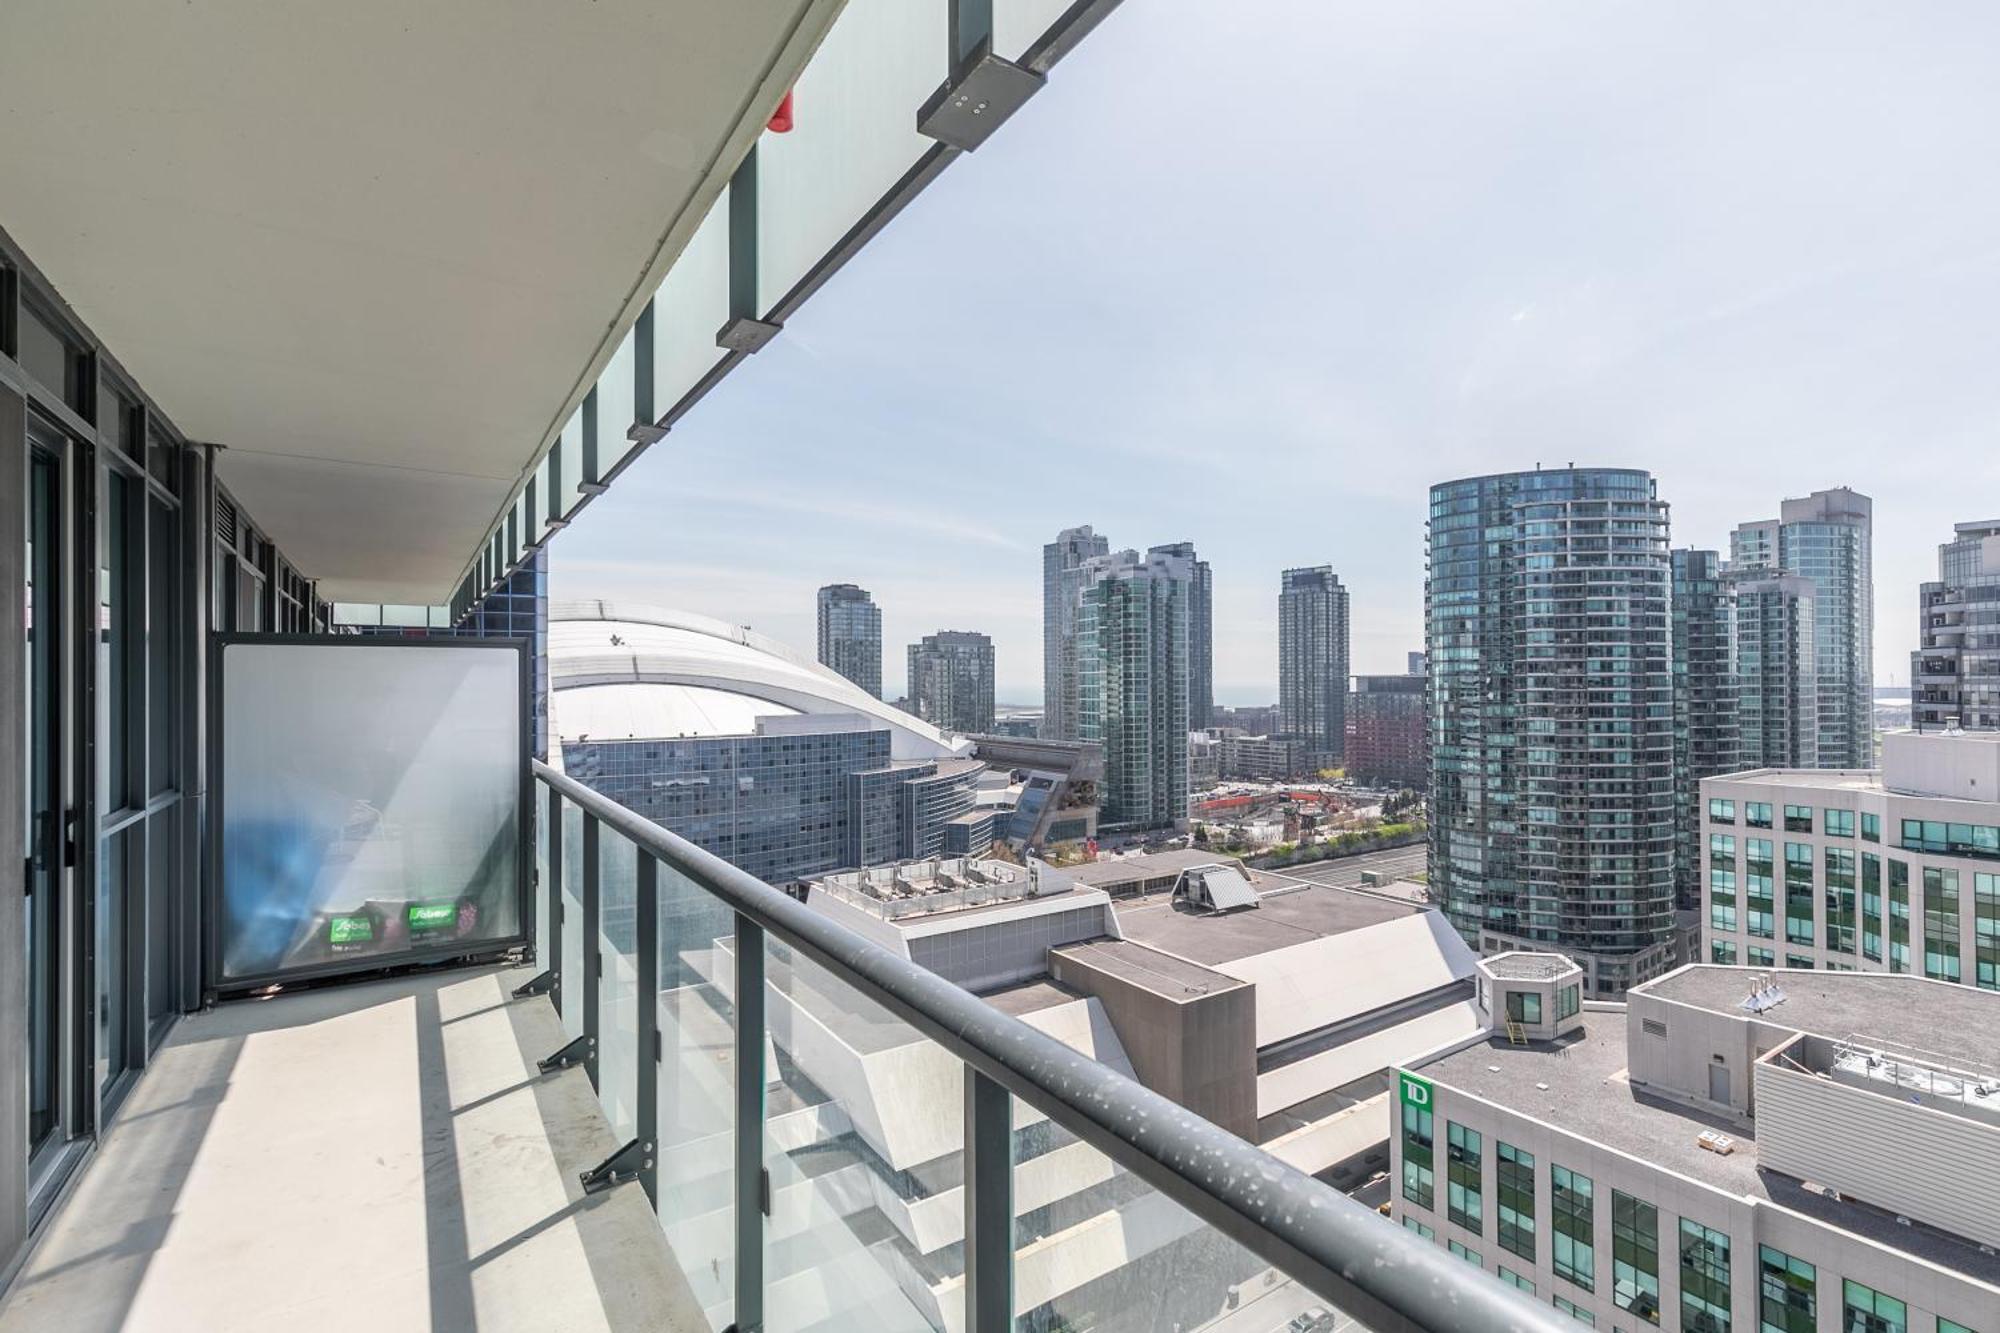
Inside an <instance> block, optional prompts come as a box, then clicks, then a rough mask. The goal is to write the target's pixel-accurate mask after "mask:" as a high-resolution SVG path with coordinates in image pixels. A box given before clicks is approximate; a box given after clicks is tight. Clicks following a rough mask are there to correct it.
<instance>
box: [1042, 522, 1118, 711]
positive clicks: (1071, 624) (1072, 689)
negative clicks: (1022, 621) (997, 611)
mask: <svg viewBox="0 0 2000 1333" xmlns="http://www.w3.org/2000/svg"><path fill="white" fill-rule="evenodd" d="M1110 550H1111V543H1110V541H1109V540H1108V539H1107V538H1104V537H1101V536H1099V535H1098V534H1097V533H1095V532H1093V531H1091V529H1090V526H1089V525H1088V524H1085V525H1084V526H1083V527H1080V528H1064V529H1063V530H1062V531H1061V532H1059V533H1057V534H1056V539H1055V540H1054V541H1052V542H1050V543H1049V544H1048V545H1046V546H1044V547H1043V548H1042V735H1043V736H1044V737H1045V738H1046V739H1048V740H1053V741H1073V740H1077V739H1080V738H1081V736H1082V732H1081V731H1080V730H1079V723H1078V720H1077V718H1078V713H1077V709H1078V700H1079V694H1078V686H1077V644H1076V616H1077V607H1078V598H1079V597H1080V596H1081V594H1082V592H1083V582H1084V574H1083V570H1084V565H1085V564H1086V563H1088V562H1089V561H1091V560H1093V559H1095V558H1096V557H1098V556H1101V555H1105V554H1108V553H1109V552H1110Z"/></svg>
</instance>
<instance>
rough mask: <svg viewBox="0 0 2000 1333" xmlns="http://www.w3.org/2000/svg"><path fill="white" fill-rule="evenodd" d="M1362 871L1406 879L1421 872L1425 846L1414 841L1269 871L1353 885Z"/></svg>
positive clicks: (1350, 886)
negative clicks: (1359, 853) (1379, 849)
mask: <svg viewBox="0 0 2000 1333" xmlns="http://www.w3.org/2000/svg"><path fill="white" fill-rule="evenodd" d="M1364 870H1373V871H1375V872H1377V873H1378V874H1381V875H1384V876H1387V877H1388V878H1390V879H1408V878H1410V877H1411V876H1412V875H1421V874H1422V873H1423V871H1424V845H1423V844H1422V843H1415V844H1413V845H1411V846H1408V847H1391V848H1388V849H1387V850H1385V851H1379V852H1363V853H1361V855H1359V856H1343V857H1341V858H1340V859H1339V860H1337V861H1315V862H1313V863H1312V864H1311V865H1303V866H1285V867H1283V868H1281V869H1274V870H1272V871H1271V872H1270V873H1271V874H1273V875H1289V876H1291V877H1292V878H1293V879H1304V880H1310V881H1312V882H1313V883H1315V884H1333V885H1337V886H1340V887H1343V888H1355V887H1358V886H1359V885H1360V883H1361V872H1362V871H1364Z"/></svg>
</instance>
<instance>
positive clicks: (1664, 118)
mask: <svg viewBox="0 0 2000 1333" xmlns="http://www.w3.org/2000/svg"><path fill="white" fill-rule="evenodd" d="M1996 68H2000V9H1996V8H1995V7H1993V6H1991V5H1985V4H1968V5H1959V6H1953V5H1922V6H1903V5H1882V4H1846V5H1837V4H1825V3H1813V4H1798V5H1757V6H1744V5H1739V4H1733V3H1731V4H1691V3H1677V4H1672V5H1638V4H1613V3H1604V0H1590V2H1589V3H1581V2H1580V3H1568V4H1554V3H1549V4H1531V3H1492V2H1491V0H1486V2H1484V3H1477V4H1442V3H1427V4H1422V5H1409V4H1394V3H1380V4H1373V5H1355V4H1343V3H1325V2H1324V0H1321V2H1320V3H1289V2H1287V3H1272V2H1270V0H1246V2H1244V3H1232V4H1218V3H1214V0H1128V3H1126V4H1125V6H1124V7H1123V8H1122V9H1121V10H1119V11H1118V12H1117V13H1115V14H1114V15H1113V16H1112V18H1111V19H1110V20H1109V21H1108V22H1106V23H1105V24H1104V25H1103V27H1101V28H1100V29H1099V30H1098V32H1097V33H1096V34H1095V35H1094V36H1093V37H1092V38H1091V39H1090V40H1088V41H1087V42H1085V43H1084V45H1083V47H1082V48H1081V50H1080V51H1079V52H1078V53H1077V54H1076V55H1075V56H1073V57H1072V58H1071V59H1070V60H1069V61H1067V62H1065V63H1064V64H1063V65H1062V66H1060V67H1059V68H1058V69H1057V70H1056V71H1055V73H1054V76H1053V78H1052V79H1051V82H1050V84H1049V86H1048V88H1047V89H1046V90H1044V92H1043V93H1042V94H1041V95H1040V96H1038V97H1037V98H1036V99H1035V101H1034V102H1032V103H1031V104H1030V105H1029V106H1028V107H1027V108H1026V109H1025V110H1024V111H1023V112H1022V113H1021V114H1020V115H1019V116H1017V117H1016V118H1015V120H1014V121H1013V122H1012V123H1010V124H1009V125H1008V126H1007V127H1006V128H1005V130H1004V131H1003V132H1002V133H1001V134H1000V135H999V136H998V137H997V138H996V139H994V140H993V141H992V142H991V143H989V144H988V145H987V146H986V147H985V148H983V149H981V150H980V151H979V152H978V153H977V154H976V155H974V156H971V157H969V158H967V159H965V160H963V161H961V162H959V163H957V164H955V165H954V166H953V167H952V168H951V169H950V170H949V171H947V172H946V173H945V174H944V176H943V177H942V178H941V179H940V180H939V181H938V182H937V183H936V184H934V185H933V186H932V187H931V189H930V190H929V191H928V192H927V193H926V194H925V195H924V196H923V198H922V199H920V200H919V201H918V202H917V203H916V205H915V206H913V207H912V208H910V209H909V210H908V211H907V212H905V213H904V214H903V216H902V217H901V218H899V219H898V220H897V221H896V222H895V223H894V224H892V225H891V226H890V228H889V229H888V230H887V231H886V232H885V233H884V234H883V235H882V236H881V237H879V238H878V239H877V240H876V241H875V242H874V244H873V245H872V246H871V247H870V248H869V249H868V250H866V251H865V252H864V253H863V254H862V256H861V257H860V258H859V259H858V260H857V261H856V262H855V263H853V264H851V265H850V266H849V267H848V268H847V269H846V270H845V271H844V272H843V273H842V274H841V275H840V276H839V277H838V278H837V279H836V280H835V281H834V282H833V283H832V284H831V285H830V286H829V287H828V288H826V289H825V290H824V291H822V292H821V293H820V294H819V295H818V296H817V297H816V298H815V299H814V300H813V302H812V303H811V304H810V305H809V306H808V308H807V310H806V312H805V313H804V314H803V315H801V316H800V317H798V318H796V319H795V320H794V321H793V322H792V323H791V325H790V326H789V327H788V328H787V329H786V331H785V333H784V334H783V335H782V336H781V337H780V338H779V339H778V340H777V341H776V342H775V343H774V344H773V345H772V346H771V347H770V348H768V349H767V350H766V351H764V352H763V353H761V354H760V355H758V356H757V357H756V358H754V359H753V360H752V361H751V362H750V363H749V364H748V365H746V366H745V367H743V368H742V369H741V370H739V371H738V372H737V373H736V374H735V375H733V376H732V377H731V378H730V380H729V381H728V383H727V384H726V385H725V386H724V387H723V388H722V389H720V390H719V391H718V392H716V393H715V394H713V395H711V396H710V398H709V399H708V400H707V401H706V402H705V403H704V404H703V405H702V406H701V407H699V408H698V409H697V410H696V412H695V413H693V414H692V416H691V418H690V419H689V420H688V421H687V422H686V423H685V424H683V425H682V426H681V427H680V428H679V429H678V430H676V431H675V433H674V434H673V435H672V436H670V437H669V438H668V439H667V440H666V441H664V442H663V443H662V444H661V445H658V446H656V447H655V448H654V449H653V450H652V451H651V452H650V453H649V454H648V455H647V456H646V457H645V458H644V459H643V460H641V461H640V463H639V464H638V465H636V466H635V467H634V469H633V470H632V471H631V472H629V473H628V474H626V476H625V477H623V478H622V479H621V480H620V481H619V483H618V484H617V485H616V486H615V487H614V488H613V489H612V491H611V493H610V494H608V495H606V496H604V497H603V498H602V499H600V500H599V501H598V502H597V503H595V504H593V505H592V507H591V509H590V511H589V513H588V515H587V517H586V519H585V521H583V522H581V523H579V524H578V525H577V526H576V527H575V528H573V529H571V530H570V531H568V532H565V533H564V534H562V535H561V537H559V538H558V539H557V541H556V542H555V544H554V545H553V547H552V568H553V576H552V577H553V585H554V592H555V595H556V596H558V597H579V596H593V597H596V596H602V597H612V598H626V599H634V600H645V601H651V602H656V603H660V604H665V605H670V606H677V607H682V608H685V609H689V610H695V611H701V612H705V613H708V614H711V615H716V616H721V617H724V618H726V619H729V620H733V621H737V622H741V623H747V624H751V625H754V626H755V627H756V628H757V629H759V630H761V631H764V632H766V633H769V634H773V635H776V636H777V637H779V638H781V639H785V640H788V641H790V642H792V643H794V644H796V645H798V646H799V647H801V648H803V649H805V650H806V651H808V652H809V651H810V650H811V647H812V637H813V590H814V589H815V588H816V587H817V586H818V585H820V584H822V583H827V582H835V581H851V582H855V583H860V584H862V585H863V586H864V587H867V588H869V589H871V590H873V592H874V593H875V597H876V600H877V602H878V603H880V604H881V606H882V611H883V627H884V650H883V668H884V670H883V675H884V680H885V685H886V686H887V692H888V693H889V695H890V696H891V697H892V698H893V697H894V696H895V695H896V694H897V693H898V692H899V690H900V687H901V683H902V677H903V674H904V673H903V648H904V645H905V644H907V643H909V642H910V641H911V640H912V639H914V638H916V637H917V636H919V635H920V634H923V633H925V632H928V631H932V630H936V629H940V628H950V629H975V630H983V631H985V632H987V633H989V634H991V635H992V636H993V637H994V640H995V643H996V645H997V649H998V658H999V666H998V672H999V690H1000V695H1001V698H1002V699H1003V700H1010V701H1023V702H1031V701H1034V700H1038V699H1039V697H1040V693H1041V545H1042V543H1043V542H1045V541H1047V540H1048V539H1049V538H1050V537H1052V536H1053V535H1054V533H1055V532H1056V530H1057V529H1059V528H1061V527H1064V526H1067V525H1071V524H1077V523H1093V524H1095V525H1096V526H1097V528H1098V530H1099V531H1101V532H1104V533H1106V534H1107V535H1108V536H1109V537H1110V539H1111V542H1112V544H1113V546H1114V547H1118V546H1138V547H1144V546H1147V545H1151V544H1154V543H1159V542H1167V541H1176V540H1181V539H1190V540H1192V541H1194V542H1195V543H1196V544H1197V546H1198V548H1199V549H1200V551H1201V552H1202V554H1203V555H1204V556H1206V557H1207V558H1208V559H1209V560H1210V561H1211V562H1212V563H1213V564H1214V567H1215V639H1216V643H1215V680H1216V694H1217V696H1218V698H1220V699H1221V700H1223V701H1225V702H1257V701H1268V700H1270V699H1272V698H1274V697H1275V694H1276V675H1277V664H1276V619H1277V607H1276V601H1277V582H1278V571H1279V570H1280V569H1282V568H1284V567H1286V566H1288V565H1304V564H1320V563H1328V564H1331V565H1332V566H1333V567H1334V568H1335V569H1336V570H1337V571H1338V572H1339V574H1340V576H1341V579H1342V581H1343V582H1344V583H1346V584H1347V585H1348V586H1349V587H1350V588H1351V589H1352V598H1353V636H1354V659H1353V665H1354V669H1355V670H1356V671H1360V672H1386V671H1400V670H1401V669H1402V666H1403V654H1404V652H1405V650H1406V649H1408V648H1412V647H1419V646H1421V643H1422V633H1423V627H1422V609H1423V600H1422V599H1423V521H1424V508H1425V498H1426V497H1425V491H1426V487H1427V486H1428V485H1429V483H1431V482H1433V481H1438V480H1443V479H1447V478H1450V477H1455V476H1461V475H1469V474H1473V473H1479V472H1491V471H1500V470H1506V469H1512V468H1519V467H1532V466H1534V465H1535V463H1536V462H1537V461H1540V462H1542V463H1545V464H1558V465H1559V464H1562V463H1565V462H1568V461H1572V460H1573V461H1576V462H1578V463H1598V464H1610V465H1622V466H1636V467H1645V468H1649V469H1651V470H1652V471H1653V472H1654V474H1655V475H1656V476H1657V477H1658V478H1659V481H1660V491H1661V494H1662V496H1663V497H1664V498H1666V499H1667V500H1669V501H1670V502H1671V503H1672V505H1673V524H1674V541H1675V544H1676V545H1702V546H1722V547H1724V548H1726V546H1727V536H1728V531H1729V529H1730V528H1731V527H1732V526H1733V525H1734V524H1736V523H1737V522H1740V521H1743V520H1745V519H1751V518H1760V517H1768V516H1774V515H1775V514H1776V512H1777V508H1778V502H1779V499H1780V498H1781V497H1782V496H1784V495H1787V494H1802V493H1804V492H1805V491H1808V490H1811V489H1815V488H1818V487H1823V486H1832V485H1839V484H1847V485H1852V486H1854V487H1856V488H1858V489H1860V490H1862V491H1864V492H1866V493H1868V494H1870V495H1872V496H1874V497H1875V501H1876V536H1875V560H1876V593H1877V596H1876V608H1877V610H1876V615H1877V634H1876V648H1877V654H1876V656H1877V663H1876V681H1877V683H1878V684H1887V683H1890V682H1891V681H1892V680H1893V681H1895V682H1898V683H1900V682H1903V681H1906V680H1907V679H1908V652H1909V649H1910V648H1912V647H1914V646H1915V641H1916V633H1915V621H1916V615H1915V610H1914V598H1915V590H1916V585H1917V583H1918V582H1920V581H1921V580H1922V579H1924V578H1926V577H1934V576H1935V575H1934V568H1935V546H1936V544H1937V542H1938V541H1940V540H1942V539H1943V538H1944V537H1945V536H1946V535H1948V533H1949V530H1950V526H1951V524H1952V523H1953V522H1954V521H1957V520H1961V519H1969V518H1987V517H1992V516H1994V515H1996V514H2000V486H1996V480H1997V479H2000V450H1996V440H2000V176H1996V170H1995V168H1996V164H2000V79H1996V78H1995V77H1994V70H1995V69H1996ZM799 114H800V115H801V116H802V117H803V116H809V115H810V114H811V108H810V107H809V106H802V107H800V108H799Z"/></svg>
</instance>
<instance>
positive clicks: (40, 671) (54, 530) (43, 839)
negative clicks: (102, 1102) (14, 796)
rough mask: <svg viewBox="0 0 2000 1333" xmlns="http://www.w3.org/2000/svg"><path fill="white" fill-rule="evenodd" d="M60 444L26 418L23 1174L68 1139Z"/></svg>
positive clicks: (67, 642)
mask: <svg viewBox="0 0 2000 1333" xmlns="http://www.w3.org/2000/svg"><path fill="white" fill-rule="evenodd" d="M67 464H68V446H67V442H66V441H65V440H64V439H63V437H62V435H61V434H60V433H58V432H56V431H54V430H50V429H48V428H46V427H44V426H43V425H42V424H41V423H40V422H38V421H36V420H34V419H32V418H31V419H30V422H29V427H28V458H27V469H28V475H27V490H26V497H25V502H26V513H25V514H24V515H23V518H24V520H25V523H24V527H25V531H26V533H27V538H28V550H27V563H26V569H27V588H26V590H25V591H26V608H25V612H26V613H25V616H24V619H25V621H26V630H27V660H26V663H25V668H26V670H25V675H26V687H27V688H26V700H25V704H26V708H25V714H26V716H25V718H24V722H25V726H24V731H25V733H26V740H27V745H26V764H27V771H26V773H25V775H24V776H25V779H26V780H25V783H24V789H25V791H26V793H27V812H26V813H27V822H26V832H27V841H28V846H27V858H26V860H27V865H26V867H25V870H26V876H27V884H26V886H25V888H26V892H25V894H24V907H23V910H24V912H25V914H26V925H27V932H26V938H27V957H26V959H25V960H24V962H25V968H24V971H25V975H26V977H27V982H28V1138H29V1159H30V1166H31V1174H33V1173H34V1171H33V1169H34V1168H36V1167H44V1166H46V1164H47V1162H48V1160H49V1158H50V1157H51V1154H52V1152H53V1150H54V1149H57V1148H59V1147H60V1146H61V1145H62V1144H63V1143H64V1142H66V1140H67V1138H68V1135H67V1134H66V1132H65V1129H66V1127H67V1125H68V1123H69V1122H70V1118H71V1117H72V1116H73V1114H74V1111H75V1105H74V1101H75V1099H74V1096H73V1095H66V1090H67V1091H68V1092H70V1093H72V1094H73V1090H74V1080H73V1079H71V1078H70V1077H69V1075H70V1071H71V1068H72V1061H73V1058H74V1051H75V1046H74V1043H73V1042H71V1041H68V1040H65V1037H66V1035H73V1034H74V1033H75V1031H76V1025H77V1016H78V1006H77V1004H76V998H77V987H76V982H77V978H78V975H79V972H78V968H77V966H76V955H75V949H74V943H75V939H76V913H75V899H74V896H73V894H72V892H71V887H70V886H71V880H72V876H73V873H74V869H75V861H76V843H75V831H76V830H75V824H76V818H75V804H74V802H73V800H72V798H71V790H72V787H71V780H72V771H71V766H70V764H69V763H68V762H67V760H68V757H69V755H70V753H71V747H70V739H71V737H72V736H73V735H74V728H73V726H72V716H73V713H72V700H73V697H74V691H73V689H72V688H71V686H72V683H73V670H72V661H73V659H72V657H71V652H70V649H71V645H72V644H73V642H74V636H73V635H72V634H70V633H68V632H67V630H68V627H69V626H70V625H71V624H72V623H73V618H72V616H71V614H70V613H69V611H68V607H69V605H70V595H71V588H70V583H71V579H70V571H71V569H72V568H73V567H74V566H73V555H74V551H73V538H72V534H71V532H70V531H69V524H68V522H67V516H68V512H69V510H68V506H67V504H66V498H67V493H68V486H67V482H68V476H67Z"/></svg>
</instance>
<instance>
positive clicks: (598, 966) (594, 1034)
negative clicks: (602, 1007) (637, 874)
mask: <svg viewBox="0 0 2000 1333" xmlns="http://www.w3.org/2000/svg"><path fill="white" fill-rule="evenodd" d="M598 841H599V829H598V823H597V816H596V815H593V814H591V813H590V812H589V811H588V810H586V811H584V813H583V926H582V929H583V939H582V941H581V943H582V945H583V1040H584V1050H585V1054H584V1057H583V1072H584V1073H585V1074H587V1075H589V1077H590V1086H591V1087H592V1088H595V1087H597V1047H598V1036H599V1034H600V1032H601V1031H602V1029H601V1028H600V1026H599V1014H598V1012H597V1011H598V1005H599V1002H600V1000H601V998H602V997H601V996H600V995H599V994H598V992H599V991H601V990H602V989H603V982H604V952H603V949H602V947H601V941H600V938H599V937H600V936H601V935H602V933H603V926H602V923H601V922H600V921H599V919H598V911H599V907H600V904H599V903H598V899H597V881H598V872H597V845H598Z"/></svg>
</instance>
